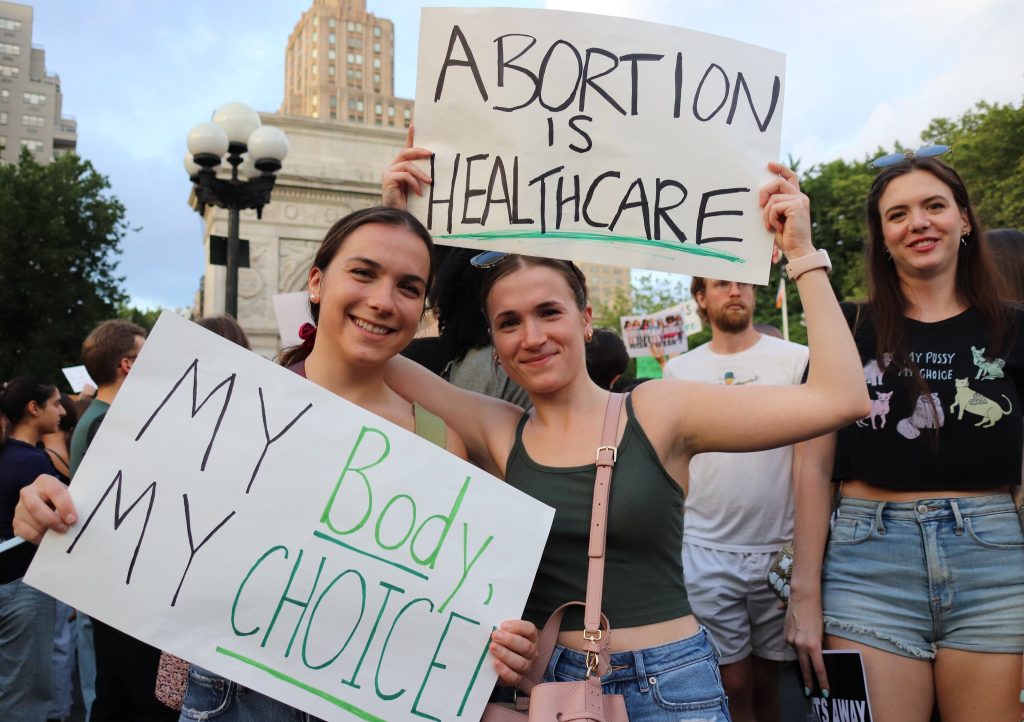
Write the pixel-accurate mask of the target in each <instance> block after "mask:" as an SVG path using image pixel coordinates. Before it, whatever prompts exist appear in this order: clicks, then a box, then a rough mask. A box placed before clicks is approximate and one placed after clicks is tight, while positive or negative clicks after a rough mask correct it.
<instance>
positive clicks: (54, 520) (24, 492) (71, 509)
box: [14, 474, 78, 544]
mask: <svg viewBox="0 0 1024 722" xmlns="http://www.w3.org/2000/svg"><path fill="white" fill-rule="evenodd" d="M77 519H78V516H77V515H76V514H75V505H74V503H72V501H71V493H70V492H69V491H68V488H67V487H66V486H65V485H64V484H63V483H61V481H60V479H58V478H57V477H55V476H50V475H49V474H41V475H39V476H37V477H36V480H35V481H33V482H32V483H31V484H29V485H28V486H24V487H22V489H21V494H20V499H19V500H18V506H16V507H15V509H14V533H15V534H17V535H18V536H20V537H21V538H22V539H24V540H26V541H30V542H32V543H33V544H38V543H39V542H41V541H42V539H43V535H44V534H45V533H46V530H47V529H53V530H54V531H58V532H61V533H62V534H63V533H64V532H66V531H67V530H68V526H69V525H70V524H74V523H75V521H76V520H77Z"/></svg>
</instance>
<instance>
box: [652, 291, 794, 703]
mask: <svg viewBox="0 0 1024 722" xmlns="http://www.w3.org/2000/svg"><path fill="white" fill-rule="evenodd" d="M690 290H691V293H692V294H693V298H694V300H696V302H697V304H698V306H699V312H700V315H701V317H702V318H703V320H704V321H705V322H706V323H709V324H710V325H711V341H709V342H708V343H706V344H704V345H703V346H699V347H697V348H695V349H693V350H692V351H690V352H689V353H685V354H683V355H682V356H678V357H676V358H674V359H672V360H671V361H669V362H668V364H666V366H665V371H664V375H665V378H669V379H684V380H687V381H700V382H704V383H713V384H725V385H729V386H741V385H744V384H767V385H773V386H779V385H783V384H799V383H801V382H802V380H803V377H804V373H805V370H806V367H807V347H806V346H801V345H800V344H796V343H790V342H788V341H783V340H782V339H778V338H773V337H771V336H766V335H763V334H760V333H758V332H757V331H756V330H755V329H754V327H753V325H752V320H753V313H754V287H753V286H752V285H751V284H748V283H737V282H735V281H718V280H713V279H704V278H700V277H694V279H693V282H692V284H691V287H690ZM797 448H799V445H798V446H797ZM793 453H794V447H792V446H787V447H783V448H780V449H771V450H769V451H758V452H751V453H744V454H728V453H707V454H698V455H697V456H694V457H693V459H692V460H691V461H690V477H689V482H688V487H687V494H686V517H685V524H684V534H683V571H684V573H685V577H686V591H687V594H688V595H689V598H690V604H691V606H692V607H693V612H694V614H695V615H696V616H697V618H698V619H699V620H700V621H701V623H703V624H704V625H705V626H706V627H708V628H709V629H710V630H711V633H712V635H713V637H714V640H715V644H716V645H717V646H718V649H719V651H720V652H721V654H722V657H721V660H720V661H721V669H722V682H723V684H724V687H725V692H726V694H727V695H728V696H729V710H730V712H731V714H732V718H733V720H734V721H735V722H777V720H778V719H779V702H778V695H777V677H778V668H779V663H780V662H782V661H785V660H790V659H794V658H795V655H794V654H793V652H792V650H791V649H790V648H789V647H788V646H787V644H786V641H785V638H784V636H783V623H784V621H785V612H784V611H782V610H781V609H779V601H778V599H777V598H776V597H775V596H774V595H773V594H772V592H771V590H770V589H769V588H768V585H767V583H766V582H765V574H766V572H767V570H768V566H769V565H770V564H771V561H772V558H773V557H774V556H775V553H776V552H778V550H779V549H780V548H781V547H783V546H784V545H785V544H788V543H790V542H792V540H793V494H792V470H793Z"/></svg>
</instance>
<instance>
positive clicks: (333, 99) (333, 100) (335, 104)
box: [331, 95, 338, 108]
mask: <svg viewBox="0 0 1024 722" xmlns="http://www.w3.org/2000/svg"><path fill="white" fill-rule="evenodd" d="M331 107H332V108H337V107H338V96H337V95H332V96H331Z"/></svg>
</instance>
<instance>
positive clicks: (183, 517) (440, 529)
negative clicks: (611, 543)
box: [27, 313, 553, 721]
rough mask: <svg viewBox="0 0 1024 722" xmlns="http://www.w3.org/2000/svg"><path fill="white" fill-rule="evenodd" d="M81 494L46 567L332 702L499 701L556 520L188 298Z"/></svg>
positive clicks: (55, 577)
mask: <svg viewBox="0 0 1024 722" xmlns="http://www.w3.org/2000/svg"><path fill="white" fill-rule="evenodd" d="M71 491H72V494H73V496H74V501H75V505H76V507H77V509H78V512H79V520H78V522H77V523H76V524H75V525H74V526H73V527H72V528H71V529H70V530H69V531H68V532H67V533H66V534H63V535H58V534H52V533H51V534H48V535H47V536H46V537H45V539H44V540H43V543H42V545H41V546H40V548H39V551H38V553H37V555H36V559H35V561H34V562H33V564H32V566H31V568H30V570H29V574H28V576H27V581H28V582H29V583H30V584H32V585H33V586H35V587H38V588H39V589H42V590H44V591H46V592H47V593H49V594H51V595H53V596H55V597H57V598H59V599H62V600H64V601H66V602H68V603H70V604H72V605H73V606H75V607H77V608H79V609H82V610H83V611H85V612H86V613H87V614H89V615H91V616H95V617H97V618H98V619H100V620H102V621H104V622H106V623H108V624H111V625H113V626H116V627H118V628H120V629H122V630H124V631H125V632H127V633H129V634H131V635H133V636H135V637H138V638H139V639H142V640H144V641H146V642H148V643H149V644H152V645H154V646H156V647H159V648H161V649H164V650H167V651H169V652H172V653H173V654H176V655H178V656H180V657H184V658H185V659H188V660H190V661H193V662H196V663H198V664H200V665H202V666H204V667H207V668H209V669H211V670H214V671H215V672H217V673H219V674H222V675H224V676H225V677H228V678H229V679H232V680H235V681H237V682H239V683H241V684H243V685H246V686H248V687H252V688H255V689H257V690H260V691H262V692H264V693H265V694H268V695H271V696H273V697H276V698H278V699H280V700H283V701H285V702H287V703H289V704H291V705H294V706H296V707H299V708H302V709H304V710H306V711H308V712H310V713H312V714H314V715H317V716H319V717H323V718H327V719H340V718H348V717H349V716H350V715H352V716H355V717H358V718H360V719H363V720H378V719H381V720H382V719H387V720H420V721H422V720H423V719H428V720H457V719H466V720H477V719H479V718H480V714H481V712H482V709H483V705H484V704H485V702H486V699H487V697H488V694H489V692H490V689H491V687H492V686H493V684H494V681H495V673H494V669H493V665H492V663H491V660H490V659H489V656H488V653H487V645H488V640H489V635H490V633H491V630H492V627H493V626H494V625H497V624H499V623H500V622H501V621H503V620H505V619H510V618H518V617H519V616H520V615H521V613H522V609H523V606H524V605H525V602H526V596H527V593H528V592H529V588H530V585H531V583H532V580H533V576H534V574H535V573H536V567H537V562H538V560H539V559H540V554H541V551H542V549H543V546H544V541H545V539H546V537H547V533H548V530H549V528H550V524H551V519H552V516H553V512H552V510H551V509H550V508H548V507H546V506H544V505H542V504H541V503H539V502H537V501H536V500H533V499H531V498H529V497H527V496H526V495H524V494H521V493H520V492H517V491H516V490H514V489H512V488H511V487H509V486H507V485H506V484H504V483H502V482H500V481H499V480H497V479H495V478H493V477H490V476H488V475H487V474H486V473H484V472H482V471H480V470H479V469H477V468H476V467H474V466H472V465H470V464H468V463H467V462H464V461H462V460H460V459H458V458H456V457H455V456H452V455H450V454H448V453H447V452H444V451H442V450H440V449H439V448H438V447H436V446H434V445H433V444H431V443H429V442H428V441H425V440H424V439H421V438H419V437H417V436H415V435H413V434H412V433H410V432H408V431H405V430H404V429H401V428H399V427H397V426H395V425H393V424H391V423H389V422H387V421H385V420H383V419H381V418H379V417H377V416H374V415H373V414H370V413H369V412H367V411H365V410H363V409H361V408H360V407H358V406H355V405H353V404H350V403H348V402H347V401H345V400H343V399H341V398H338V397H337V396H335V395H333V394H331V393H329V392H327V391H325V390H324V389H321V388H320V387H318V386H316V385H314V384H312V383H310V382H308V381H306V380H304V379H302V378H300V377H299V376H298V375H296V374H294V373H292V372H290V371H288V370H286V369H284V368H281V367H279V366H276V365H274V364H273V363H271V362H269V361H266V360H265V359H263V358H261V357H259V356H258V355H256V354H253V353H250V352H248V351H245V350H243V349H241V348H239V347H238V346H235V345H234V344H231V343H229V342H227V341H225V340H223V339H221V338H219V337H217V336H215V335H213V334H211V333H209V332H207V331H205V330H203V329H201V328H199V327H198V326H195V325H193V324H191V323H190V322H189V321H186V320H184V319H181V318H179V317H177V316H175V315H173V314H169V313H165V314H163V315H162V316H161V317H160V320H159V321H158V323H157V325H156V328H155V329H154V332H153V334H152V335H151V336H150V338H149V340H148V341H146V345H145V347H144V349H143V351H142V354H141V356H140V357H139V360H138V362H137V363H136V365H135V366H134V367H133V368H132V373H131V374H130V376H129V377H128V379H127V381H126V383H125V385H124V386H123V387H122V389H121V391H120V392H119V393H118V396H117V399H116V402H115V403H114V405H113V407H112V408H111V410H110V411H109V413H108V414H107V416H106V419H105V420H104V422H103V426H102V427H101V430H100V432H99V434H98V435H97V437H96V439H95V440H94V442H93V444H92V446H91V447H90V449H89V452H88V454H87V455H86V458H85V460H84V461H83V463H82V466H81V467H80V469H79V471H78V473H77V474H76V475H75V481H74V484H73V485H72V487H71ZM346 713H347V714H346Z"/></svg>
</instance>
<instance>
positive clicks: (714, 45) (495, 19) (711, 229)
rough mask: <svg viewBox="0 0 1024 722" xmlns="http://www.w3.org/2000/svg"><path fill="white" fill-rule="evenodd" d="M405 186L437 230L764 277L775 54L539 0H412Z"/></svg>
mask: <svg viewBox="0 0 1024 722" xmlns="http://www.w3.org/2000/svg"><path fill="white" fill-rule="evenodd" d="M417 69H418V76H417V83H416V145H418V146H423V147H425V148H428V149H430V150H431V151H432V152H433V154H434V155H433V157H432V158H431V159H430V160H429V161H424V162H423V163H422V165H423V167H424V169H425V170H427V171H428V172H430V173H431V175H432V178H433V183H432V184H431V185H430V186H429V187H428V189H427V190H426V192H425V194H424V196H423V197H422V198H421V197H418V196H413V197H412V199H411V202H410V210H412V211H413V212H414V213H416V214H417V215H418V216H419V217H420V218H421V219H422V220H424V222H425V223H426V225H427V227H428V228H429V229H430V231H431V233H433V234H434V237H435V238H436V239H437V240H438V241H439V242H441V243H449V244H452V245H459V246H467V247H472V248H480V249H485V250H487V249H492V250H501V251H512V252H518V253H527V254H533V255H541V256H551V257H556V258H567V259H575V260H580V261H589V262H593V263H604V264H612V265H618V266H629V267H633V268H647V269H653V270H660V271H671V272H675V273H686V274H691V275H701V276H708V277H711V278H723V279H729V280H735V281H743V282H749V283H761V284H763V283H766V282H767V281H768V271H769V264H770V260H771V247H772V239H771V236H770V235H769V234H768V233H767V232H766V231H765V229H764V227H763V225H762V222H761V214H760V209H759V207H758V204H757V193H758V189H759V187H760V186H761V185H763V184H764V183H765V182H767V181H768V180H769V178H770V174H769V172H768V171H767V169H766V165H767V163H768V162H769V161H772V160H777V159H778V157H779V144H780V136H781V127H782V98H783V85H784V75H785V56H784V55H782V54H781V53H777V52H774V51H770V50H765V49H764V48H759V47H757V46H754V45H749V44H746V43H741V42H738V41H735V40H730V39H728V38H723V37H719V36H715V35H709V34H706V33H700V32H695V31H692V30H685V29H682V28H676V27H669V26H665V25H658V24H654V23H648V22H641V21H637V20H629V19H625V18H614V17H604V16H598V15H588V14H582V13H567V12H560V11H549V10H512V9H478V8H465V9H461V8H460V9H449V8H425V9H424V10H423V11H422V15H421V20H420V45H419V64H418V68H417Z"/></svg>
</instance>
